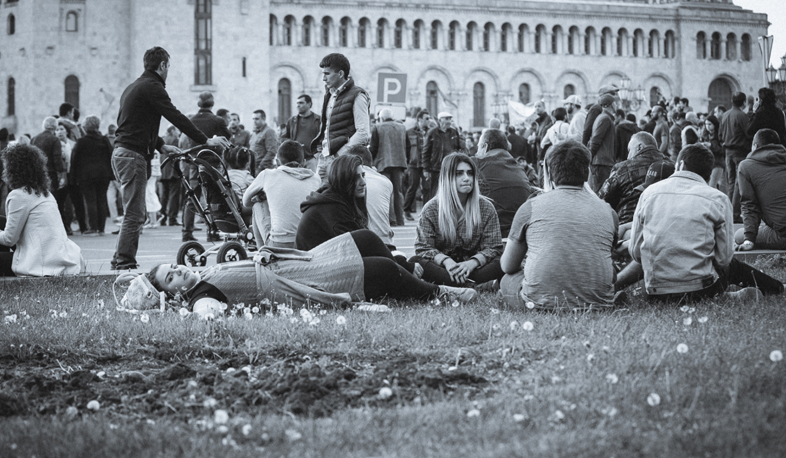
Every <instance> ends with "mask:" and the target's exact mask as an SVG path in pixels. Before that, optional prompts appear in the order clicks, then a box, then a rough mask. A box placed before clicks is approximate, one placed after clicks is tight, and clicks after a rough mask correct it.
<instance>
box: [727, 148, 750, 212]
mask: <svg viewBox="0 0 786 458" xmlns="http://www.w3.org/2000/svg"><path fill="white" fill-rule="evenodd" d="M744 160H745V156H738V155H734V154H732V155H729V154H728V151H727V155H726V178H727V181H728V183H729V200H731V207H732V211H733V212H734V221H740V219H741V218H742V217H741V213H740V187H739V186H737V168H738V167H739V166H740V162H742V161H744Z"/></svg>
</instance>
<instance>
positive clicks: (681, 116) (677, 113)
mask: <svg viewBox="0 0 786 458" xmlns="http://www.w3.org/2000/svg"><path fill="white" fill-rule="evenodd" d="M672 116H673V117H674V119H685V113H683V112H682V111H675V112H674V114H672Z"/></svg>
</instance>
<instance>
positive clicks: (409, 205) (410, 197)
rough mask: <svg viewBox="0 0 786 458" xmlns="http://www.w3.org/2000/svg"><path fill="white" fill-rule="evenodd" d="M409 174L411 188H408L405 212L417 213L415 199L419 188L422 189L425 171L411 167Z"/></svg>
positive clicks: (408, 170)
mask: <svg viewBox="0 0 786 458" xmlns="http://www.w3.org/2000/svg"><path fill="white" fill-rule="evenodd" d="M407 174H408V175H409V187H408V188H407V196H406V198H405V199H404V211H405V212H407V213H415V212H416V211H417V205H416V203H415V199H416V197H417V195H418V188H420V177H421V175H422V174H423V169H422V168H420V167H412V166H410V167H409V168H408V169H407Z"/></svg>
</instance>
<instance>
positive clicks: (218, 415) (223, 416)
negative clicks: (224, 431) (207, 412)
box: [213, 409, 229, 425]
mask: <svg viewBox="0 0 786 458" xmlns="http://www.w3.org/2000/svg"><path fill="white" fill-rule="evenodd" d="M213 421H214V422H216V424H217V425H223V424H224V423H226V422H228V421H229V414H228V413H227V411H226V410H224V409H218V410H216V411H215V412H213Z"/></svg>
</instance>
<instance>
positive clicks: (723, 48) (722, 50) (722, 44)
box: [720, 37, 726, 60]
mask: <svg viewBox="0 0 786 458" xmlns="http://www.w3.org/2000/svg"><path fill="white" fill-rule="evenodd" d="M720 60H726V38H725V37H721V42H720Z"/></svg>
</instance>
